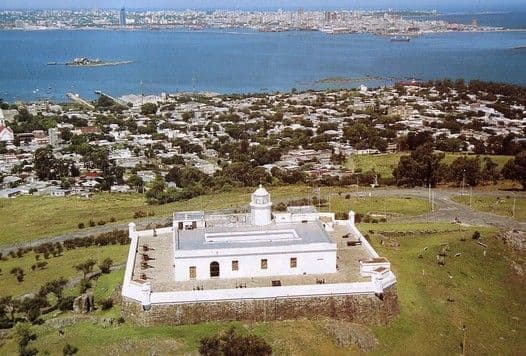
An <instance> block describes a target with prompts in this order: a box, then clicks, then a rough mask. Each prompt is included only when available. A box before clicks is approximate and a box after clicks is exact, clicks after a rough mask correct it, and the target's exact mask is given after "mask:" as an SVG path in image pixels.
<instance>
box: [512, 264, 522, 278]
mask: <svg viewBox="0 0 526 356" xmlns="http://www.w3.org/2000/svg"><path fill="white" fill-rule="evenodd" d="M511 267H512V268H513V271H514V272H515V274H516V275H517V276H521V277H522V276H524V268H523V267H522V266H521V265H520V264H519V263H517V262H515V261H511Z"/></svg>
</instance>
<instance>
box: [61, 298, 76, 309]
mask: <svg viewBox="0 0 526 356" xmlns="http://www.w3.org/2000/svg"><path fill="white" fill-rule="evenodd" d="M74 301H75V296H73V295H71V296H68V297H64V298H62V299H60V300H59V302H58V305H57V307H58V309H59V310H62V311H68V310H73V302H74Z"/></svg>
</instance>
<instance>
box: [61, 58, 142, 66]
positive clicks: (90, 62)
mask: <svg viewBox="0 0 526 356" xmlns="http://www.w3.org/2000/svg"><path fill="white" fill-rule="evenodd" d="M129 63H132V61H103V60H101V59H99V58H95V59H91V58H86V57H80V58H75V59H74V60H73V61H70V62H66V63H64V64H65V65H67V66H73V67H102V66H115V65H122V64H129Z"/></svg>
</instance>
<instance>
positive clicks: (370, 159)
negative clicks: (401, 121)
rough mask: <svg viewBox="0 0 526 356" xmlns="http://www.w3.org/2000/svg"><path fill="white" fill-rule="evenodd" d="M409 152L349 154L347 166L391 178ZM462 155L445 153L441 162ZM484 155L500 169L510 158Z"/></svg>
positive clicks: (449, 161)
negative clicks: (402, 158)
mask: <svg viewBox="0 0 526 356" xmlns="http://www.w3.org/2000/svg"><path fill="white" fill-rule="evenodd" d="M408 154H409V153H392V154H383V155H363V156H350V157H349V159H348V160H347V164H346V166H347V168H348V169H351V170H353V169H354V170H358V169H361V170H362V171H363V172H366V171H370V170H373V169H374V170H375V171H376V172H377V173H378V174H380V175H381V177H383V178H391V177H392V176H393V169H395V168H396V166H398V162H399V161H400V157H401V156H404V155H408ZM460 156H462V154H457V153H446V156H445V158H444V160H443V161H442V162H444V163H446V164H451V162H453V161H454V160H455V159H456V158H458V157H460ZM480 157H481V159H483V158H484V157H489V158H491V159H492V160H493V161H494V162H495V163H497V164H498V167H499V169H501V168H502V167H503V166H504V164H505V163H506V162H507V161H508V160H509V159H511V158H512V157H511V156H495V155H482V156H480Z"/></svg>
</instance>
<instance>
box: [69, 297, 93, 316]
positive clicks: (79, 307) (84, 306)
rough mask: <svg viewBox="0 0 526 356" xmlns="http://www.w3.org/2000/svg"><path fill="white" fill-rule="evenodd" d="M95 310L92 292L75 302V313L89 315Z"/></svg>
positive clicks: (76, 299)
mask: <svg viewBox="0 0 526 356" xmlns="http://www.w3.org/2000/svg"><path fill="white" fill-rule="evenodd" d="M93 310H95V300H94V298H93V293H92V292H87V293H84V294H81V295H79V296H78V297H77V298H75V300H74V301H73V312H74V313H84V314H85V313H89V312H90V311H93Z"/></svg>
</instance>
